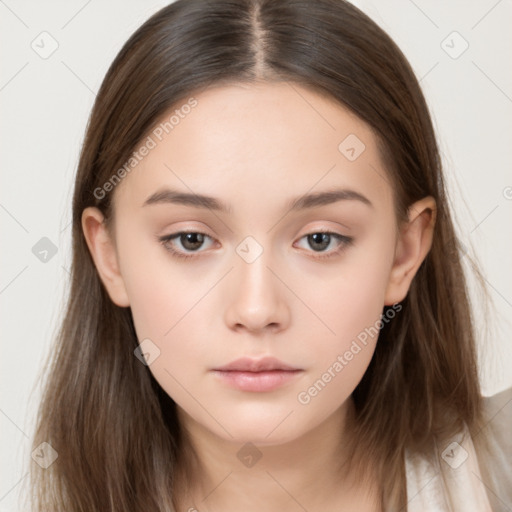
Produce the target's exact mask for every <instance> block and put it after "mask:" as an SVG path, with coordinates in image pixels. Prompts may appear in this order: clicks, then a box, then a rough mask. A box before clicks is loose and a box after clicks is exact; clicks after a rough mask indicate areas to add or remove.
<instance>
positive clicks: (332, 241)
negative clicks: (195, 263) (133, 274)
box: [159, 231, 353, 259]
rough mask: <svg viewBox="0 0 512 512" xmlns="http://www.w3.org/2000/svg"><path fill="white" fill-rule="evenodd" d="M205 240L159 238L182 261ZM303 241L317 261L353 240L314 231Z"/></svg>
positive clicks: (188, 234) (188, 235) (189, 234)
mask: <svg viewBox="0 0 512 512" xmlns="http://www.w3.org/2000/svg"><path fill="white" fill-rule="evenodd" d="M206 239H209V240H212V241H213V239H212V238H211V237H210V236H208V235H207V234H205V233H200V232H198V231H180V232H178V233H173V234H171V235H166V236H163V237H159V241H160V243H161V244H162V245H163V246H164V248H165V249H166V250H167V251H169V252H170V253H171V254H172V255H173V256H176V257H177V258H183V259H188V258H193V257H194V256H195V254H197V253H200V252H203V251H199V249H200V248H201V247H203V246H204V243H205V240H206ZM303 239H306V241H307V243H308V244H309V246H310V247H312V248H313V252H315V253H317V254H318V255H317V256H314V257H315V258H317V259H325V258H330V257H333V256H336V255H338V254H340V253H341V252H342V251H343V250H344V249H346V248H347V247H348V246H349V245H350V244H352V243H353V238H351V237H348V236H344V235H341V234H339V233H333V232H331V231H315V232H314V233H309V234H308V235H304V236H303V237H302V238H301V239H300V240H303ZM178 242H179V244H178ZM177 245H181V248H177V247H176V246H177ZM210 245H213V244H210ZM333 245H334V250H331V251H326V249H328V248H329V247H332V246H333Z"/></svg>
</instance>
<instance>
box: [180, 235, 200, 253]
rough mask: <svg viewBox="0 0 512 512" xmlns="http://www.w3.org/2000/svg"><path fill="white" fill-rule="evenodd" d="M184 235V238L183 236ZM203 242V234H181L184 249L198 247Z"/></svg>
mask: <svg viewBox="0 0 512 512" xmlns="http://www.w3.org/2000/svg"><path fill="white" fill-rule="evenodd" d="M183 237H184V238H183ZM202 243H203V235H201V234H200V233H185V234H184V235H182V244H183V247H185V248H186V249H190V250H193V249H198V248H199V247H201V244H202Z"/></svg>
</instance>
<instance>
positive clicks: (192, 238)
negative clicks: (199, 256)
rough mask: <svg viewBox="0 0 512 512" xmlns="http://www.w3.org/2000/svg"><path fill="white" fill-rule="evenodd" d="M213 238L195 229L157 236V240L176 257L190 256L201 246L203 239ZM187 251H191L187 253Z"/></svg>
mask: <svg viewBox="0 0 512 512" xmlns="http://www.w3.org/2000/svg"><path fill="white" fill-rule="evenodd" d="M207 238H208V239H210V240H213V239H212V238H211V237H209V236H208V235H206V234H205V233H199V232H197V231H180V232H179V233H173V234H171V235H166V236H163V237H160V238H159V241H160V242H161V243H162V245H163V246H164V247H165V249H167V250H168V251H169V252H170V253H171V254H172V255H173V256H176V257H178V258H185V259H186V258H192V257H194V253H197V252H199V251H198V250H197V249H199V248H201V246H203V244H204V242H205V239H207ZM176 242H179V244H180V245H181V247H182V248H181V249H176ZM187 251H190V252H191V253H188V254H187Z"/></svg>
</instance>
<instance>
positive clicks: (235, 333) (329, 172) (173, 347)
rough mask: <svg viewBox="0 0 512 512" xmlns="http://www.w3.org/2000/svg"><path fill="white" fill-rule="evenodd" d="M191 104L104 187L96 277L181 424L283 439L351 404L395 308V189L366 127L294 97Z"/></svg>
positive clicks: (289, 93)
mask: <svg viewBox="0 0 512 512" xmlns="http://www.w3.org/2000/svg"><path fill="white" fill-rule="evenodd" d="M194 98H195V100H196V101H197V104H196V105H195V106H194V108H191V109H188V108H187V109H183V110H182V111H181V112H182V113H183V112H185V111H186V112H188V113H187V114H186V115H185V114H182V116H179V122H178V123H176V124H174V125H173V128H172V130H169V129H168V132H169V133H165V130H164V131H163V133H162V128H161V126H160V130H158V129H156V130H153V132H151V133H150V137H151V139H152V141H153V142H154V144H153V142H150V143H149V144H148V146H152V147H151V148H150V150H149V151H148V154H147V155H146V156H144V157H143V158H142V160H141V161H140V163H138V165H137V166H136V167H135V168H134V169H133V170H132V171H131V172H130V173H129V175H127V176H126V177H125V178H124V179H123V181H122V182H121V183H120V184H119V185H117V187H116V189H115V190H114V192H113V193H114V211H115V224H114V226H115V228H114V229H115V251H116V261H117V264H118V271H119V278H118V282H117V285H116V287H114V285H113V284H112V282H111V281H109V282H107V279H105V278H103V280H104V282H105V283H106V284H107V286H108V287H109V291H110V294H111V297H112V299H113V300H114V302H117V303H118V304H119V305H122V306H130V308H131V311H132V315H133V319H134V324H135V329H136V333H137V336H138V340H139V342H143V344H142V347H143V348H142V351H143V352H144V353H146V357H147V358H148V362H150V364H149V370H150V371H151V372H152V374H153V375H154V377H155V379H156V380H157V381H158V382H159V384H160V385H161V386H162V388H163V389H164V390H165V391H166V392H167V393H168V394H169V396H170V397H172V398H173V399H174V401H175V402H176V403H177V405H178V410H179V412H180V414H181V417H182V418H185V419H187V421H190V422H193V423H194V424H196V425H200V426H201V428H204V429H207V430H208V431H209V432H210V433H213V434H215V435H217V436H219V437H221V438H223V439H226V440H230V441H236V442H246V441H249V440H250V441H252V442H253V443H258V444H260V445H270V444H277V443H284V442H287V441H290V440H293V439H296V438H298V437H299V436H301V435H304V434H305V433H307V432H308V431H311V430H312V429H314V428H315V427H317V426H319V425H320V424H321V423H322V422H324V421H326V420H327V419H328V418H329V417H331V416H332V415H333V414H334V413H335V412H336V411H337V410H339V409H340V407H341V406H342V405H343V404H345V403H346V401H347V400H348V399H349V397H350V395H351V393H352V391H353V390H354V388H355V387H356V386H357V384H358V383H359V381H360V380H361V378H362V376H363V374H364V372H365V370H366V368H367V366H368V364H369V362H370V359H371V357H372V354H373V352H374V348H375V344H376V342H377V337H378V327H379V325H380V324H379V319H380V318H381V314H382V312H383V307H384V305H391V304H393V302H394V299H396V297H394V296H393V288H392V282H391V276H392V273H393V268H394V262H395V256H396V253H395V251H396V248H397V240H398V230H397V225H396V219H395V217H394V208H393V199H392V190H391V187H390V182H389V179H387V178H386V170H385V169H384V168H383V166H382V163H381V159H380V156H379V152H378V150H377V145H376V138H375V136H374V135H373V133H372V131H371V130H370V128H369V127H368V126H367V125H366V124H365V123H363V122H362V121H361V120H359V119H358V118H357V117H355V116H354V115H353V114H351V113H350V112H349V111H348V110H346V109H345V108H343V107H342V106H340V105H339V104H337V103H334V102H333V101H332V100H330V99H327V98H325V97H323V96H320V95H318V94H316V93H314V92H312V91H310V90H308V89H306V88H304V87H301V86H299V85H296V84H294V85H293V87H292V86H291V85H290V84H288V83H273V84H270V83H266V84H260V85H232V86H225V85H223V86H218V87H215V88H211V89H208V90H206V91H203V92H201V93H200V94H197V95H195V96H194ZM185 102H186V101H185ZM185 102H184V103H185ZM177 108H178V109H179V106H178V107H177ZM173 111H174V109H173ZM171 114H172V112H170V113H169V115H166V116H165V119H163V121H165V120H168V119H169V116H170V115H171ZM156 128H158V126H157V127H156ZM156 134H158V135H156ZM160 139H161V140H160ZM146 141H147V139H146ZM153 146H154V147H153ZM111 193H112V192H111ZM326 193H330V195H327V194H326ZM200 196H208V198H210V199H199V197H200ZM194 199H195V200H194ZM114 288H115V290H116V291H114ZM120 290H121V291H120ZM240 360H242V361H240ZM231 363H232V364H231ZM141 364H142V363H141ZM230 364H231V366H230ZM292 413H293V414H292Z"/></svg>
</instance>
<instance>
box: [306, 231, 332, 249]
mask: <svg viewBox="0 0 512 512" xmlns="http://www.w3.org/2000/svg"><path fill="white" fill-rule="evenodd" d="M309 239H310V240H309V241H310V242H311V241H312V242H313V243H312V247H313V248H315V244H320V245H321V247H320V249H325V248H326V247H328V246H329V241H330V235H329V234H328V233H313V234H312V235H309Z"/></svg>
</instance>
